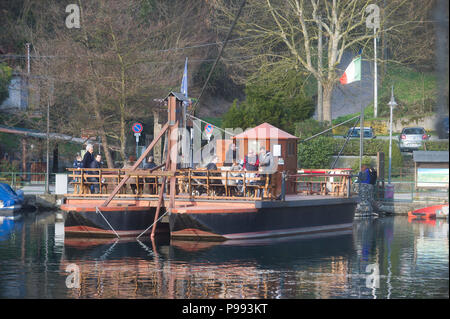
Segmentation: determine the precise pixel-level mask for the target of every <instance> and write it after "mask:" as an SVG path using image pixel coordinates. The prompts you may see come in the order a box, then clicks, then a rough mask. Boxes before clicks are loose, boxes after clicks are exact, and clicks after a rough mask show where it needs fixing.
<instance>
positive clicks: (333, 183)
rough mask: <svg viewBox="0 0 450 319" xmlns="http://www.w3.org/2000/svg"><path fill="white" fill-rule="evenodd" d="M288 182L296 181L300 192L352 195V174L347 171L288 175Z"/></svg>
mask: <svg viewBox="0 0 450 319" xmlns="http://www.w3.org/2000/svg"><path fill="white" fill-rule="evenodd" d="M287 178H288V182H291V183H295V191H296V193H298V194H307V195H312V194H319V195H332V196H346V197H350V195H351V183H352V180H351V174H350V172H349V171H347V172H345V173H334V172H330V173H318V174H317V173H313V174H311V173H306V174H294V175H288V176H287Z"/></svg>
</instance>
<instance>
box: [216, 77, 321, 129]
mask: <svg viewBox="0 0 450 319" xmlns="http://www.w3.org/2000/svg"><path fill="white" fill-rule="evenodd" d="M301 76H302V75H301V74H300V73H298V72H295V70H291V71H284V74H283V73H280V72H279V70H277V69H274V70H271V71H268V72H266V70H262V71H261V72H260V77H257V78H255V79H254V80H252V81H251V82H249V83H248V84H247V86H246V88H245V94H246V99H245V101H243V102H242V103H241V104H240V105H239V106H238V105H237V101H234V102H233V105H232V106H231V108H230V109H229V110H228V112H227V113H226V114H225V116H224V122H223V126H224V127H228V128H235V127H241V128H243V129H245V128H248V127H253V126H256V125H259V124H261V123H264V122H267V123H270V124H272V125H274V126H276V127H278V128H280V129H282V130H285V131H287V132H289V133H291V134H294V133H295V127H296V123H297V122H299V121H303V120H305V119H308V118H310V117H311V116H312V115H313V113H314V104H313V101H312V100H311V99H310V98H308V97H307V96H306V95H305V94H304V93H303V90H302V84H303V81H302V79H301Z"/></svg>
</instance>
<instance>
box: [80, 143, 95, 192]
mask: <svg viewBox="0 0 450 319" xmlns="http://www.w3.org/2000/svg"><path fill="white" fill-rule="evenodd" d="M93 161H94V146H93V145H92V144H88V145H86V153H84V156H83V160H82V164H81V167H82V168H91V164H92V162H93ZM85 174H86V175H89V174H90V172H89V171H86V172H85ZM91 175H92V174H91ZM87 181H88V182H89V178H87ZM90 189H91V192H92V187H91V188H90Z"/></svg>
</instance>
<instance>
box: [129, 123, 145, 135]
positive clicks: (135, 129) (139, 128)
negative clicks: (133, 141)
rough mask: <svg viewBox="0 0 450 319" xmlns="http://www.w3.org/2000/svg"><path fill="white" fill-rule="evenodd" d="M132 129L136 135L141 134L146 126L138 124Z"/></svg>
mask: <svg viewBox="0 0 450 319" xmlns="http://www.w3.org/2000/svg"><path fill="white" fill-rule="evenodd" d="M131 129H132V130H133V132H134V133H141V132H142V130H143V129H144V126H143V125H142V124H141V123H138V122H136V123H134V124H133V126H132V127H131Z"/></svg>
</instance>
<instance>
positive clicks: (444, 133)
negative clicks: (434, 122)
mask: <svg viewBox="0 0 450 319" xmlns="http://www.w3.org/2000/svg"><path fill="white" fill-rule="evenodd" d="M438 133H439V138H442V139H445V138H448V135H449V124H448V116H447V117H444V118H443V119H442V120H441V121H440V123H439V126H438Z"/></svg>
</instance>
